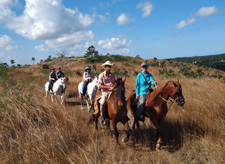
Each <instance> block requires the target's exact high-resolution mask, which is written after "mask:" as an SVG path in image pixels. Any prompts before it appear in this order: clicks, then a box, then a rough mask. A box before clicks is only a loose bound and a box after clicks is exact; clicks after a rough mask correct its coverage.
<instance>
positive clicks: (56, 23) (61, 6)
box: [0, 0, 225, 64]
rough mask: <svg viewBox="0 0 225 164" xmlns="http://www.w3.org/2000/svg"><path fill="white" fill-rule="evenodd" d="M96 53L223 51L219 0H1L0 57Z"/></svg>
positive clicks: (224, 5)
mask: <svg viewBox="0 0 225 164" xmlns="http://www.w3.org/2000/svg"><path fill="white" fill-rule="evenodd" d="M90 45H93V46H94V47H95V48H96V50H97V51H98V52H99V54H103V55H104V54H106V53H110V54H120V55H126V56H136V55H140V56H141V57H142V58H144V59H151V58H154V57H156V58H158V59H165V58H173V57H188V56H199V55H213V54H219V53H225V1H224V0H147V1H146V0H144V1H139V0H1V1H0V61H1V62H7V63H10V60H12V59H13V60H15V64H32V63H33V62H32V61H31V58H32V57H35V59H36V60H35V63H37V62H40V60H41V59H43V60H44V59H46V58H47V57H48V56H49V55H51V56H52V57H56V55H55V53H54V52H56V51H61V50H66V51H67V54H68V55H67V56H83V54H84V53H85V52H86V50H87V48H88V47H89V46H90Z"/></svg>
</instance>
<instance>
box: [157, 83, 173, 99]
mask: <svg viewBox="0 0 225 164" xmlns="http://www.w3.org/2000/svg"><path fill="white" fill-rule="evenodd" d="M170 82H172V83H173V84H174V85H176V83H175V82H174V81H167V82H166V83H164V84H163V85H161V86H162V89H161V86H160V87H158V88H157V89H156V90H155V91H154V92H157V91H158V90H160V89H161V91H160V92H158V94H156V95H161V96H162V97H163V91H164V89H165V88H166V87H167V85H168V84H169V83H170Z"/></svg>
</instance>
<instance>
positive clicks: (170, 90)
mask: <svg viewBox="0 0 225 164" xmlns="http://www.w3.org/2000/svg"><path fill="white" fill-rule="evenodd" d="M135 97H136V93H135V91H134V90H132V91H131V94H130V96H129V98H128V105H129V107H130V109H131V111H132V114H133V116H134V123H133V127H132V128H133V129H134V128H135V124H136V125H137V127H138V128H139V122H138V119H137V116H136V109H137V105H136V103H135V102H136V100H135V99H136V98H135ZM169 98H172V99H174V100H171V99H169ZM168 100H169V101H171V102H172V104H174V103H177V104H178V105H180V106H183V105H184V103H185V101H184V98H183V95H182V88H181V85H180V83H179V80H177V81H168V82H167V83H165V84H163V85H161V86H160V87H158V88H157V89H156V90H155V91H153V92H152V93H150V94H149V95H148V96H147V98H146V104H145V109H144V114H145V117H150V120H151V122H152V123H153V124H154V125H155V127H156V141H157V145H156V148H160V147H161V143H162V138H161V135H162V128H161V125H162V123H163V121H164V119H165V117H166V114H167V112H168V108H167V105H166V104H167V102H168Z"/></svg>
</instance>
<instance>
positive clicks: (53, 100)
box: [50, 93, 54, 102]
mask: <svg viewBox="0 0 225 164" xmlns="http://www.w3.org/2000/svg"><path fill="white" fill-rule="evenodd" d="M50 94H51V99H52V102H54V99H53V94H52V93H50Z"/></svg>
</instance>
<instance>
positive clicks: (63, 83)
mask: <svg viewBox="0 0 225 164" xmlns="http://www.w3.org/2000/svg"><path fill="white" fill-rule="evenodd" d="M57 81H58V84H59V87H62V88H63V90H65V89H66V77H62V78H59V79H58V80H57Z"/></svg>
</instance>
